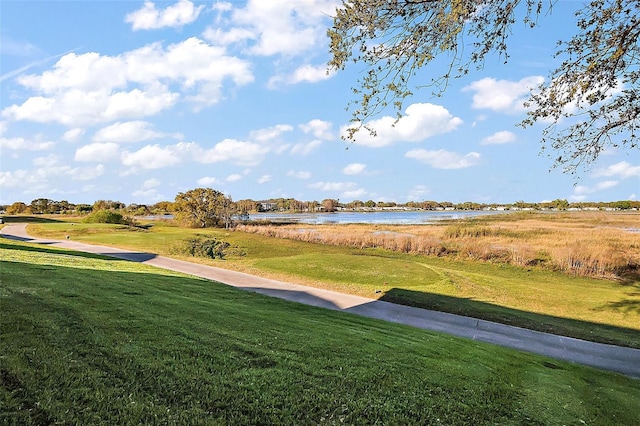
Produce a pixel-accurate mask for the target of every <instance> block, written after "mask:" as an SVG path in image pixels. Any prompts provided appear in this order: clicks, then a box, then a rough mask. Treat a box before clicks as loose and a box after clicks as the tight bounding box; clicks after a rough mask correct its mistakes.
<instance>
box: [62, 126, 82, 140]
mask: <svg viewBox="0 0 640 426" xmlns="http://www.w3.org/2000/svg"><path fill="white" fill-rule="evenodd" d="M84 132H85V130H84V129H82V128H80V127H76V128H74V129H69V130H67V131H66V132H64V134H63V135H62V140H64V141H67V142H76V141H77V140H78V139H80V138H81V137H82V136H83V135H84Z"/></svg>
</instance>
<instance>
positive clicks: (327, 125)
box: [299, 118, 333, 140]
mask: <svg viewBox="0 0 640 426" xmlns="http://www.w3.org/2000/svg"><path fill="white" fill-rule="evenodd" d="M299 127H300V129H301V130H302V131H303V132H305V133H310V134H312V135H313V136H314V137H316V138H318V139H322V140H331V139H333V124H332V123H331V122H330V121H324V120H319V119H317V118H316V119H313V120H311V121H309V122H307V123H304V124H300V125H299Z"/></svg>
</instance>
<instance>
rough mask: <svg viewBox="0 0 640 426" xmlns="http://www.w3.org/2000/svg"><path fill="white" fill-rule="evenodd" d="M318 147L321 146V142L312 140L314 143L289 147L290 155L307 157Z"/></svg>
mask: <svg viewBox="0 0 640 426" xmlns="http://www.w3.org/2000/svg"><path fill="white" fill-rule="evenodd" d="M320 145H322V142H321V141H319V140H314V141H311V142H305V143H297V144H295V145H294V146H293V147H291V151H290V153H291V154H292V155H309V154H311V153H312V152H313V151H315V150H316V149H317V148H318V147H319V146H320Z"/></svg>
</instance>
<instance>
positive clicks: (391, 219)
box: [249, 211, 508, 225]
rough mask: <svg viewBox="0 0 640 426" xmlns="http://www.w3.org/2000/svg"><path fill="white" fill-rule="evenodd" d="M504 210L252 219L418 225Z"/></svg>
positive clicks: (268, 215) (284, 215)
mask: <svg viewBox="0 0 640 426" xmlns="http://www.w3.org/2000/svg"><path fill="white" fill-rule="evenodd" d="M505 213H508V212H504V211H407V212H403V211H381V212H336V213H256V214H252V215H249V218H250V220H256V221H259V220H270V221H273V222H278V221H282V222H297V223H308V224H345V223H370V224H385V225H417V224H428V223H433V222H437V221H439V220H452V219H466V218H472V217H478V216H486V215H490V214H493V215H495V214H505Z"/></svg>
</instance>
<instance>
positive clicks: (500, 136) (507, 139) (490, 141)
mask: <svg viewBox="0 0 640 426" xmlns="http://www.w3.org/2000/svg"><path fill="white" fill-rule="evenodd" d="M515 140H516V135H515V133H513V132H510V131H508V130H503V131H501V132H496V133H494V134H492V135H490V136H487V137H486V138H484V139H482V140H481V141H480V145H502V144H505V143H511V142H514V141H515Z"/></svg>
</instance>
